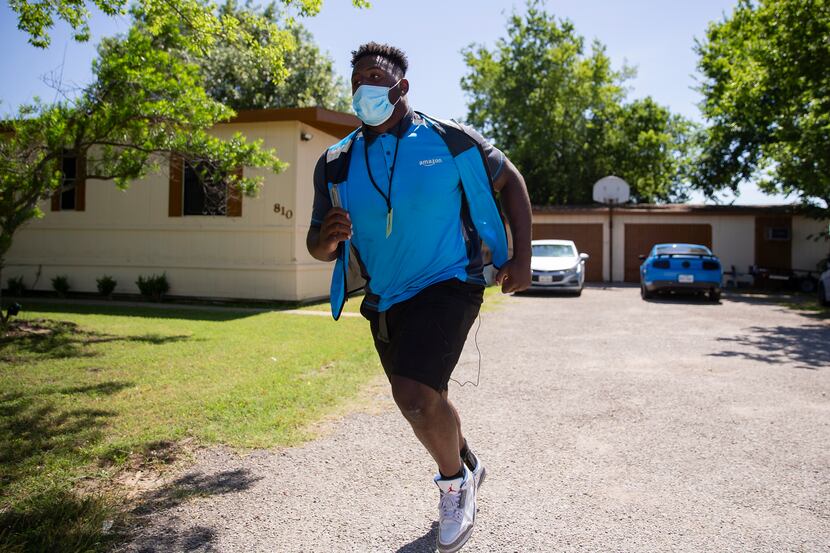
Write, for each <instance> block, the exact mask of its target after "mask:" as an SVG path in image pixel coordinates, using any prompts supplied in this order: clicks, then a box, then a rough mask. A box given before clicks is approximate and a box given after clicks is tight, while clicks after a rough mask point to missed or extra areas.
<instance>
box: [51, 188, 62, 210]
mask: <svg viewBox="0 0 830 553" xmlns="http://www.w3.org/2000/svg"><path fill="white" fill-rule="evenodd" d="M60 210H61V191H60V190H58V191H57V192H55V193H54V194H52V211H60Z"/></svg>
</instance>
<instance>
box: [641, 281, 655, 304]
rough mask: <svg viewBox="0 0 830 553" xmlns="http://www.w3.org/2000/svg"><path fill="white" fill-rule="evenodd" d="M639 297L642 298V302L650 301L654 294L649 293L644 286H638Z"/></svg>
mask: <svg viewBox="0 0 830 553" xmlns="http://www.w3.org/2000/svg"><path fill="white" fill-rule="evenodd" d="M640 296H642V298H643V299H644V300H650V299H651V298H653V297H654V292H649V291H648V290H646V285H645V284H640Z"/></svg>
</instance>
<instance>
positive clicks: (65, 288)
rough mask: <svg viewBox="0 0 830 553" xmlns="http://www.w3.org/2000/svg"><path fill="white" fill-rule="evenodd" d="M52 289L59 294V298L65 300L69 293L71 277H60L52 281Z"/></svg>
mask: <svg viewBox="0 0 830 553" xmlns="http://www.w3.org/2000/svg"><path fill="white" fill-rule="evenodd" d="M52 288H53V289H54V290H55V292H57V293H58V296H60V297H62V298H64V297H66V294H68V293H69V277H68V276H66V275H58V276H56V277H55V278H53V279H52Z"/></svg>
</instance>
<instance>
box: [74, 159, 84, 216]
mask: <svg viewBox="0 0 830 553" xmlns="http://www.w3.org/2000/svg"><path fill="white" fill-rule="evenodd" d="M75 163H76V164H77V166H76V168H75V211H86V156H78V157H77V158H76V161H75Z"/></svg>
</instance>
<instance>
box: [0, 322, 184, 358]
mask: <svg viewBox="0 0 830 553" xmlns="http://www.w3.org/2000/svg"><path fill="white" fill-rule="evenodd" d="M16 322H17V324H18V325H19V324H23V323H25V324H26V325H30V326H34V331H33V332H25V333H18V334H13V335H11V336H5V337H3V338H0V361H6V362H8V363H14V362H15V361H17V360H18V358H20V357H21V354H28V355H33V356H35V357H37V358H39V359H65V358H68V357H94V356H96V355H98V353H97V352H95V351H91V350H90V349H89V348H88V346H91V345H94V344H105V343H111V342H136V343H145V344H153V345H163V344H169V343H173V342H181V341H184V340H189V339H191V336H189V335H175V336H167V335H162V334H156V333H150V334H141V335H136V336H117V335H114V334H105V333H101V332H93V331H88V330H82V329H80V328H79V327H78V325H77V324H75V323H72V322H68V321H53V320H50V319H34V320H27V321H16Z"/></svg>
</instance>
